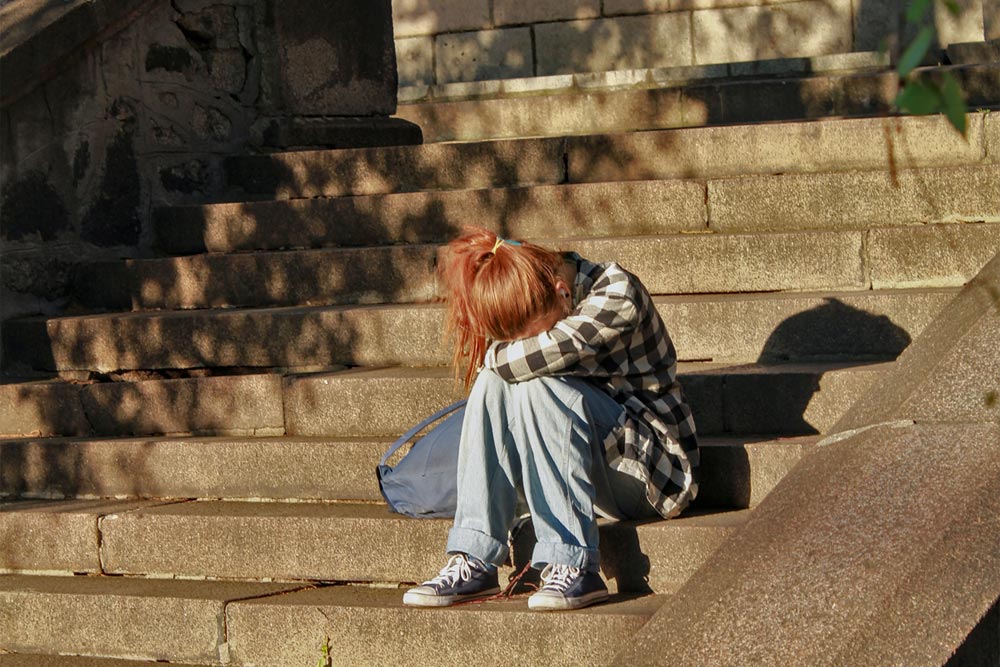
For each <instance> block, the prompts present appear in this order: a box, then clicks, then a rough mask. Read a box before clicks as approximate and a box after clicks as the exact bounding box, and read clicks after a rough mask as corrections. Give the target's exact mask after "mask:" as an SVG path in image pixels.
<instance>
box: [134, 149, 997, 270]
mask: <svg viewBox="0 0 1000 667" xmlns="http://www.w3.org/2000/svg"><path fill="white" fill-rule="evenodd" d="M998 171H1000V166H998V165H996V164H992V163H983V164H976V165H970V166H964V167H937V168H921V169H900V170H892V169H884V168H882V169H873V170H861V171H857V170H856V171H842V172H818V173H804V174H779V175H753V176H745V177H733V178H718V179H707V180H705V179H672V180H637V181H628V182H607V183H585V184H564V185H540V186H532V187H523V188H506V189H492V190H491V189H483V190H453V191H445V192H414V193H401V194H390V195H371V196H359V197H339V198H314V199H294V200H288V201H270V202H246V203H230V204H209V205H203V206H181V207H171V208H161V209H157V210H156V211H155V214H154V221H153V224H154V228H155V233H156V236H157V239H158V244H159V246H160V248H161V250H162V251H164V252H165V253H168V254H194V253H200V252H206V251H207V252H239V251H249V250H269V249H282V248H314V247H321V246H370V245H388V244H398V243H441V242H445V241H448V240H450V239H452V238H454V237H455V236H457V235H458V233H459V232H460V230H461V227H462V225H463V224H465V223H466V222H475V223H476V224H477V225H480V226H483V227H487V228H490V229H493V230H496V231H498V232H499V233H502V234H503V235H504V236H506V237H509V238H552V239H560V238H576V237H579V236H584V235H585V236H588V237H613V236H633V235H661V234H670V233H676V232H693V231H700V232H704V231H734V232H735V231H745V232H758V231H766V230H776V231H777V230H783V231H787V230H794V229H831V230H844V229H866V228H870V227H886V226H895V225H918V224H919V225H924V224H927V223H938V222H950V221H955V220H969V221H991V220H992V221H996V220H1000V194H998V189H997V188H996V187H995V185H996V180H997V173H998ZM845 192H850V193H851V196H850V197H849V198H845V197H844V193H845Z"/></svg>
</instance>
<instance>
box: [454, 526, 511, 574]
mask: <svg viewBox="0 0 1000 667" xmlns="http://www.w3.org/2000/svg"><path fill="white" fill-rule="evenodd" d="M446 551H447V552H448V553H450V554H452V553H459V552H461V553H464V554H469V555H470V556H474V557H476V558H478V559H479V560H481V561H483V562H484V563H490V564H491V565H496V566H498V567H499V566H500V565H503V564H504V561H506V560H507V545H506V543H504V542H501V541H500V540H498V539H496V538H494V537H492V536H490V535H487V534H486V533H484V532H482V531H479V530H474V529H472V528H459V527H458V526H453V527H452V529H451V530H450V531H448V546H447V548H446Z"/></svg>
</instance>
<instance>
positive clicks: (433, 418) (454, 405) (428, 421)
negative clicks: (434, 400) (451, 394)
mask: <svg viewBox="0 0 1000 667" xmlns="http://www.w3.org/2000/svg"><path fill="white" fill-rule="evenodd" d="M465 403H466V399H462V400H461V401H459V402H457V403H452V404H451V405H449V406H448V407H446V408H442V409H440V410H438V411H437V412H435V413H434V414H432V415H431V416H430V417H428V418H427V419H425V420H423V421H422V422H420V423H419V424H417V425H416V426H414V427H413V428H411V429H410V430H409V431H407V432H406V433H404V434H403V435H401V436H399V439H398V440H397V441H396V442H394V443H392V447H390V448H389V449H388V450H387V451H386V453H385V454H384V455H383V456H382V460H381V461H379V466H384V465H385V462H386V461H388V460H389V457H390V456H392V455H393V454H395V453H396V450H397V449H399V448H400V447H402V446H403V445H405V444H406V443H407V442H409V441H410V438H412V437H413V436H415V435H416V434H417V433H420V431H422V430H424V429H425V428H427V427H428V426H430V425H431V424H433V423H434V422H436V421H437V420H439V419H441V418H443V417H447V416H448V415H450V414H451V413H452V412H455V410H458V409H459V408H461V407H462V406H463V405H465Z"/></svg>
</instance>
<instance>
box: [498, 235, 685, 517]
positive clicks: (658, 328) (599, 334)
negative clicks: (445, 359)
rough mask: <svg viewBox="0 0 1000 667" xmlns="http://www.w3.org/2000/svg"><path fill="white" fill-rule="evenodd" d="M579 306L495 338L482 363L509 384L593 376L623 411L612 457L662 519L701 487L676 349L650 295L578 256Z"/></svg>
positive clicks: (626, 277)
mask: <svg viewBox="0 0 1000 667" xmlns="http://www.w3.org/2000/svg"><path fill="white" fill-rule="evenodd" d="M568 256H569V257H570V258H571V259H573V260H576V262H577V275H576V281H575V283H574V304H575V308H574V310H573V312H572V313H570V315H568V316H567V317H565V318H564V319H562V320H560V321H559V322H557V323H556V324H555V326H554V327H553V328H552V329H550V330H549V331H546V332H544V333H541V334H538V335H537V336H532V337H530V338H525V339H521V340H515V341H508V342H495V343H493V344H492V345H491V346H490V348H489V350H487V353H486V359H485V361H484V364H483V365H484V367H485V368H489V369H492V370H494V371H495V372H496V373H497V374H498V375H500V377H502V378H503V379H505V380H507V381H508V382H523V381H525V380H530V379H531V378H534V377H538V376H543V375H575V376H582V377H586V378H589V379H590V380H591V381H592V382H594V384H596V385H598V386H599V387H601V389H603V390H604V391H606V392H607V393H608V394H609V395H610V396H612V397H613V398H614V399H615V400H616V401H617V402H618V403H619V404H620V405H622V406H623V407H624V408H625V410H624V412H623V414H622V417H621V418H620V420H621V425H622V426H623V428H621V429H615V430H613V431H612V432H611V435H609V436H608V439H607V441H605V443H604V446H605V449H606V452H607V461H608V464H609V465H610V466H611V467H612V468H614V469H616V470H618V471H621V472H623V473H625V474H628V475H631V476H633V477H636V478H637V479H639V480H641V481H642V482H644V483H645V484H646V497H647V498H648V499H649V502H650V503H651V504H652V505H653V507H654V508H656V510H657V511H658V512H659V513H660V514H661V515H663V516H664V517H667V518H669V517H672V516H675V515H676V514H678V513H679V512H680V511H681V510H683V509H684V508H685V507H686V506H687V505H688V503H689V502H690V501H691V500H692V499H693V498H694V497H695V495H696V494H697V492H698V465H699V454H698V439H697V436H696V434H695V426H694V419H693V418H692V417H691V410H690V408H689V407H688V405H687V402H686V401H685V398H684V391H683V390H682V389H681V385H680V383H679V382H678V381H677V353H676V351H675V350H674V345H673V342H672V341H671V340H670V336H669V335H668V334H667V329H666V326H664V324H663V320H662V319H660V315H659V313H658V312H657V311H656V308H655V306H654V305H653V301H652V299H651V298H650V296H649V292H648V291H647V290H646V288H645V287H644V286H643V285H642V283H640V282H639V279H638V278H636V277H635V276H634V275H632V274H631V273H629V272H628V271H626V270H625V269H623V268H621V267H620V266H618V265H617V264H615V263H608V264H595V263H593V262H589V261H587V260H585V259H583V258H581V257H579V256H578V255H576V254H575V253H569V255H568Z"/></svg>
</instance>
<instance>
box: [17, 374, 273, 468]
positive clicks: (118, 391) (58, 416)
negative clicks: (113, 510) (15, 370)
mask: <svg viewBox="0 0 1000 667" xmlns="http://www.w3.org/2000/svg"><path fill="white" fill-rule="evenodd" d="M281 383H282V379H281V376H280V375H277V374H272V375H230V376H219V377H194V378H178V379H173V380H147V381H142V382H60V381H46V382H22V383H14V384H3V385H0V437H21V436H40V437H49V436H87V435H95V434H100V435H132V434H135V435H148V434H170V433H176V434H187V433H208V434H215V435H223V434H229V435H259V436H268V435H282V434H284V432H285V427H284V414H283V409H282V402H281ZM69 465H70V467H71V468H72V464H69ZM63 472H69V471H59V472H58V473H56V474H63Z"/></svg>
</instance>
